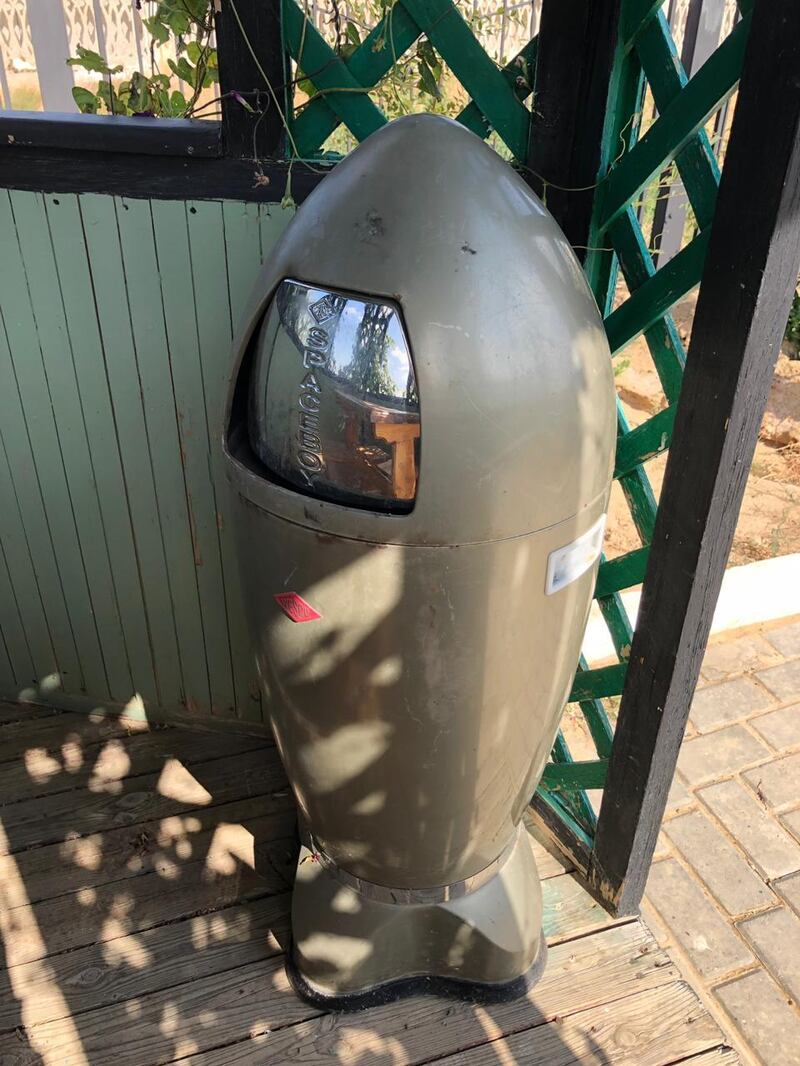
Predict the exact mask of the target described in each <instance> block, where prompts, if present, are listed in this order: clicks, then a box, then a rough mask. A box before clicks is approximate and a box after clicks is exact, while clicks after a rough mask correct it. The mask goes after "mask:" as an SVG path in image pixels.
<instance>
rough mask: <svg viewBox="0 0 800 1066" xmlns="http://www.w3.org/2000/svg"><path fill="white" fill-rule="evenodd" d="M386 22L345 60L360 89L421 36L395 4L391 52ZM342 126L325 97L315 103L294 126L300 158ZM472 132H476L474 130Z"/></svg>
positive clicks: (381, 74) (376, 78)
mask: <svg viewBox="0 0 800 1066" xmlns="http://www.w3.org/2000/svg"><path fill="white" fill-rule="evenodd" d="M386 18H387V16H386V15H384V17H383V18H381V19H380V21H379V22H378V23H377V24H376V25H375V26H374V27H373V29H372V30H371V31H370V32H369V33H368V34H367V35H366V37H365V38H364V40H363V41H362V42H361V44H360V46H359V47H358V48H356V50H355V52H353V54H352V55H351V56H350V57H349V58H348V59H346V60H345V62H346V64H347V68H348V70H349V71H350V73H351V74H352V76H353V77H354V78H355V80H356V82H357V83H358V84H359V85H363V86H372V85H376V84H377V83H378V82H379V81H380V80H381V79H382V78H383V77H384V76H385V75H386V74H387V73H388V72H389V70H391V68H392V67H393V66H394V63H395V61H396V59H397V58H399V57H400V56H402V55H403V54H404V53H405V52H406V51H408V49H409V48H410V47H411V45H412V44H413V43H414V42H415V41H416V39H417V38H418V37H419V35H420V29H419V26H417V24H416V22H415V21H414V20H413V19H412V17H411V16H410V15H409V13H408V12H407V11H406V9H405V7H404V6H403V5H402V3H400V4H395V5H394V6H393V7H392V8H391V12H390V14H389V15H388V18H389V19H390V20H391V22H390V28H391V34H392V36H391V44H390V47H388V48H387V47H386V39H387V25H386ZM469 106H470V107H472V109H473V111H472V114H471V117H472V118H473V121H474V117H475V116H476V115H477V116H480V111H478V109H477V108H476V107H475V105H474V104H471V105H469ZM462 115H463V112H462ZM479 120H480V119H479ZM458 121H462V116H461V115H460V116H458ZM340 122H341V119H340V118H339V116H338V114H337V113H336V112H335V111H334V110H333V108H332V107H331V106H330V104H329V103H327V101H326V98H325V97H324V96H319V97H317V98H316V99H314V100H311V101H310V102H309V103H308V104H307V105H306V106H305V107H304V108H303V109H302V111H301V112H300V113H299V114H298V115H296V116H295V118H294V121H293V122H292V136H293V138H294V143H295V146H296V148H297V151H298V153H299V154H300V156H301V157H302V156H304V155H307V154H311V153H313V152H314V151H316V150H317V149H318V148H319V146H320V145H322V144H324V143H325V141H326V140H327V139H328V137H329V136H330V135H331V134H332V133H333V131H334V130H335V129H336V127H337V126H338V125H339V123H340ZM465 125H466V123H465ZM469 128H472V129H473V130H474V126H471V127H469ZM474 132H477V130H474Z"/></svg>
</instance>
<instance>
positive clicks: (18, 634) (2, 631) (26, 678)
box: [0, 448, 36, 698]
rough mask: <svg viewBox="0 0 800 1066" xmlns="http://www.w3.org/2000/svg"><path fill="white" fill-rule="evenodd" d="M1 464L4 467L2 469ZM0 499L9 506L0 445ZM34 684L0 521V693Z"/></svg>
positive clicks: (8, 694) (12, 692) (9, 694)
mask: <svg viewBox="0 0 800 1066" xmlns="http://www.w3.org/2000/svg"><path fill="white" fill-rule="evenodd" d="M2 467H6V469H5V470H2ZM0 471H1V472H0V500H3V502H4V506H3V508H2V509H3V510H5V509H6V507H8V508H10V506H11V500H10V499H8V498H7V497H6V496H4V495H3V489H4V488H5V487H6V485H7V483H8V478H7V474H8V468H7V464H6V461H5V453H4V452H3V450H2V448H0ZM4 475H5V476H4ZM35 684H36V669H35V668H34V665H33V659H32V657H31V653H30V647H29V645H28V640H27V637H26V635H25V630H24V629H23V626H22V617H21V615H20V611H19V606H18V604H17V599H16V596H15V595H14V587H13V585H12V584H11V577H10V575H9V572H8V561H7V559H6V553H5V548H4V546H3V530H2V525H1V524H0V696H5V697H7V698H11V697H16V696H18V695H19V693H20V691H21V690H22V689H26V688H30V686H32V685H35Z"/></svg>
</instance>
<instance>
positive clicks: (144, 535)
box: [80, 195, 183, 708]
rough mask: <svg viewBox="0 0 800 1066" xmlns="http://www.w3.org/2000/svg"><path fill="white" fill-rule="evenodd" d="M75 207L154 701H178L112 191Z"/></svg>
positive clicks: (174, 647) (179, 683)
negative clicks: (113, 431)
mask: <svg viewBox="0 0 800 1066" xmlns="http://www.w3.org/2000/svg"><path fill="white" fill-rule="evenodd" d="M80 208H81V216H82V219H83V225H84V232H85V235H86V247H87V250H88V253H89V265H90V269H91V275H92V284H93V287H94V294H95V301H96V306H97V318H98V324H99V326H100V333H101V336H102V339H103V347H104V351H105V356H106V362H105V366H106V374H107V379H108V386H109V391H110V394H111V399H112V404H113V408H114V419H115V423H116V428H117V437H118V440H119V449H120V457H121V460H122V470H123V484H122V486H119V487H118V491H120V489H121V490H123V492H120V499H119V501H118V504H117V505H118V506H123V507H124V506H127V508H128V509H129V512H130V516H131V524H132V526H133V534H134V541H135V545H136V558H137V563H138V576H139V580H140V581H141V586H142V595H143V599H144V603H145V610H146V617H147V625H148V631H149V635H150V647H151V649H152V655H153V661H154V663H155V668H156V669H155V674H156V686H157V693H158V701H159V703H160V704H161V705H162V706H163V707H176V708H177V707H180V706H181V704H182V698H183V680H182V677H181V663H180V655H179V652H178V642H177V637H176V633H175V623H174V619H173V617H172V602H171V599H170V586H169V576H168V571H167V564H166V559H165V556H164V544H163V541H162V537H161V530H160V526H159V521H158V499H157V496H156V490H155V485H154V481H153V469H152V465H151V455H150V449H149V448H148V446H147V430H146V423H145V417H144V411H143V408H142V397H141V386H140V382H139V372H138V367H137V363H136V349H135V346H134V342H133V333H132V328H131V317H130V310H129V307H128V303H127V300H122V299H120V294H121V293H124V292H125V271H124V267H123V256H124V250H123V248H122V245H121V242H120V237H119V230H118V228H117V213H116V205H115V202H114V200H113V199H112V198H111V197H107V196H96V195H87V196H82V197H81V201H80ZM123 493H124V494H123ZM132 671H133V674H134V678H135V677H136V664H133V663H132Z"/></svg>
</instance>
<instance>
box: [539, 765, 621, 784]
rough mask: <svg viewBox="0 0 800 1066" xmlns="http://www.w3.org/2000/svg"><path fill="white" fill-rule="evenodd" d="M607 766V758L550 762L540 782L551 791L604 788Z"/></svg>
mask: <svg viewBox="0 0 800 1066" xmlns="http://www.w3.org/2000/svg"><path fill="white" fill-rule="evenodd" d="M607 768H608V760H607V759H589V760H584V761H582V762H571V763H563V764H558V763H548V764H547V766H545V768H544V773H543V774H542V780H541V781H540V782H539V784H540V786H541V787H542V788H547V789H549V790H550V791H551V792H578V791H579V790H581V789H587V788H602V787H603V785H604V784H605V780H606V770H607Z"/></svg>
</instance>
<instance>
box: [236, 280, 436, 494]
mask: <svg viewBox="0 0 800 1066" xmlns="http://www.w3.org/2000/svg"><path fill="white" fill-rule="evenodd" d="M249 429H250V440H251V444H252V446H253V449H254V450H255V452H256V453H257V454H258V456H259V457H260V458H261V460H262V462H264V464H265V465H266V466H267V467H268V468H269V470H270V471H271V472H272V473H273V474H275V475H277V476H278V477H280V478H282V479H284V480H285V481H287V482H289V483H290V484H291V485H292V486H294V487H296V488H299V489H302V490H304V491H306V492H309V493H311V494H313V495H315V496H320V497H323V498H326V499H331V500H335V501H337V502H342V503H354V504H360V505H362V506H364V505H368V506H372V507H380V508H382V509H386V510H393V511H410V510H411V507H412V505H413V500H414V497H415V495H416V490H417V475H418V470H419V438H420V426H419V399H418V396H417V385H416V379H415V376H414V366H413V363H412V361H411V354H410V351H409V346H408V342H407V340H406V337H405V334H404V332H403V326H402V323H401V321H400V316H399V314H398V313H397V310H396V309H395V308H394V307H392V306H391V305H389V304H386V303H382V302H381V301H379V300H370V299H367V298H365V297H361V296H350V295H346V294H344V293H340V292H333V291H330V290H327V289H318V288H314V287H312V286H309V285H305V284H303V283H302V282H298V281H291V280H286V281H283V282H281V284H280V286H279V287H278V290H277V292H276V294H275V298H274V300H273V302H272V304H271V306H270V308H269V310H268V312H267V314H266V316H265V320H264V324H263V326H262V329H261V335H260V337H259V340H258V350H257V353H256V359H255V366H254V369H253V376H252V379H251V391H250V419H249Z"/></svg>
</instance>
